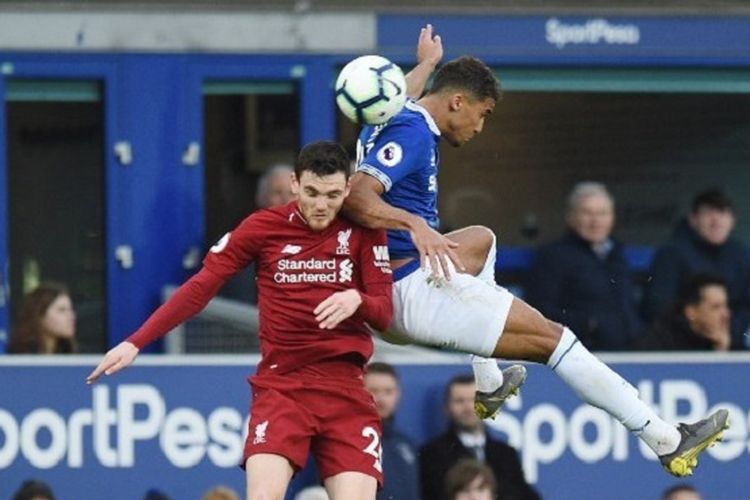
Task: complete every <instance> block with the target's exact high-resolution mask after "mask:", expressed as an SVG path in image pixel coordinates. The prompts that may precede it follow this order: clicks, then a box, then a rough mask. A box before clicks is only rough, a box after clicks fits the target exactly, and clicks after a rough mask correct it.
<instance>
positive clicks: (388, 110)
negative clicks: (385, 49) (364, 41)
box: [336, 56, 406, 125]
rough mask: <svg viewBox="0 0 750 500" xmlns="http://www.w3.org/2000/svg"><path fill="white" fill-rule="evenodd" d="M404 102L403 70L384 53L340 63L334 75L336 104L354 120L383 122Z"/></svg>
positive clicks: (361, 122) (399, 108) (369, 123)
mask: <svg viewBox="0 0 750 500" xmlns="http://www.w3.org/2000/svg"><path fill="white" fill-rule="evenodd" d="M404 103H406V79H405V78H404V73H403V72H402V71H401V68H399V67H398V66H397V65H395V64H394V63H392V62H391V61H389V60H388V59H386V58H385V57H382V56H362V57H358V58H356V59H354V60H353V61H351V62H349V64H347V65H346V66H344V69H342V70H341V73H339V77H338V78H337V79H336V104H337V105H338V107H339V109H340V110H341V112H342V113H344V115H345V116H346V117H347V118H349V119H350V120H352V121H353V122H355V123H359V124H361V125H379V124H381V123H385V122H387V121H388V120H390V119H391V118H392V117H393V116H394V115H396V114H397V113H398V112H399V111H401V109H402V108H403V107H404Z"/></svg>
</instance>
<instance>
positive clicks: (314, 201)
mask: <svg viewBox="0 0 750 500" xmlns="http://www.w3.org/2000/svg"><path fill="white" fill-rule="evenodd" d="M292 192H293V193H294V194H295V195H296V196H297V198H298V200H297V204H298V206H299V210H300V212H302V215H303V216H304V217H305V220H306V221H307V225H308V226H310V228H311V229H312V230H313V231H323V230H324V229H325V228H327V227H328V226H330V225H331V222H333V219H335V218H336V215H337V214H338V213H339V211H340V210H341V206H342V205H343V204H344V198H346V197H347V196H348V195H349V182H348V181H347V179H346V176H345V175H344V173H343V172H337V173H335V174H331V175H325V176H323V177H318V176H317V175H315V174H314V173H312V172H310V171H309V170H304V171H303V172H302V174H301V177H300V178H299V179H297V178H295V179H294V180H293V181H292Z"/></svg>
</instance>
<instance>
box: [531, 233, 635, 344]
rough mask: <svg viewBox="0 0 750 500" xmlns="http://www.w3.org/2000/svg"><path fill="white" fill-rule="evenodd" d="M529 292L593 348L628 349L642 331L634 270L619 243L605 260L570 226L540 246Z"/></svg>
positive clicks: (535, 301) (549, 314)
mask: <svg viewBox="0 0 750 500" xmlns="http://www.w3.org/2000/svg"><path fill="white" fill-rule="evenodd" d="M525 292H526V293H525V298H526V300H527V301H528V302H529V304H531V305H532V306H534V307H536V308H537V309H539V310H540V311H541V312H542V314H544V315H545V316H546V317H547V318H549V319H551V320H553V321H557V322H559V323H562V324H564V325H566V326H568V327H569V328H570V329H571V330H573V333H575V334H576V335H577V336H578V338H579V339H580V340H581V342H582V343H583V345H585V346H586V347H588V348H589V349H592V350H605V351H616V350H623V349H628V348H629V347H630V345H631V343H632V342H633V341H634V340H635V338H636V337H637V335H638V333H639V332H640V330H641V324H640V320H639V317H638V311H637V308H636V305H635V296H634V286H633V279H632V275H631V273H630V269H629V268H628V264H627V262H626V261H625V257H624V256H623V253H622V245H621V244H620V243H618V242H613V247H612V250H611V251H610V252H609V254H608V255H607V257H605V258H604V259H600V258H599V257H598V256H597V255H596V254H595V253H594V251H593V250H592V249H591V245H590V244H589V243H588V242H586V241H584V240H583V239H581V238H580V237H579V236H578V235H577V234H576V233H574V232H573V231H569V232H568V233H567V234H566V235H565V236H564V237H563V238H562V239H561V240H559V241H557V242H555V243H552V244H550V245H547V246H544V247H542V248H540V249H539V251H538V253H537V256H536V261H535V263H534V265H533V266H532V269H531V273H530V275H529V281H528V282H527V283H526V288H525Z"/></svg>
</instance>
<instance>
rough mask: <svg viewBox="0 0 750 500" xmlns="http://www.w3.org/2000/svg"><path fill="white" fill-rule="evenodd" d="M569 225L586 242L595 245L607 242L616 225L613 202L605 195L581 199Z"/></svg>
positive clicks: (571, 215) (570, 216) (569, 218)
mask: <svg viewBox="0 0 750 500" xmlns="http://www.w3.org/2000/svg"><path fill="white" fill-rule="evenodd" d="M568 223H569V224H570V227H571V228H572V229H573V231H575V232H576V233H577V234H578V236H580V237H581V238H582V239H583V240H584V241H588V242H589V243H594V244H596V243H602V242H604V241H606V240H607V238H609V235H610V233H611V232H612V227H613V226H614V224H615V210H614V207H613V206H612V200H610V199H609V198H608V197H607V196H604V195H603V194H594V195H591V196H586V197H584V198H581V199H580V200H578V202H577V204H576V207H575V208H574V209H573V212H572V213H571V214H570V215H569V217H568Z"/></svg>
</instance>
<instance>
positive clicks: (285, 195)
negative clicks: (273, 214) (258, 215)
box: [255, 164, 294, 208]
mask: <svg viewBox="0 0 750 500" xmlns="http://www.w3.org/2000/svg"><path fill="white" fill-rule="evenodd" d="M293 174H294V168H292V166H291V165H285V164H279V165H274V166H272V167H271V168H269V169H268V170H267V171H266V172H265V173H264V174H263V175H262V176H261V178H260V179H259V180H258V187H257V189H256V191H255V204H256V205H257V208H271V207H279V206H281V205H286V204H287V203H289V202H290V201H292V198H294V194H293V193H292V175H293Z"/></svg>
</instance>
